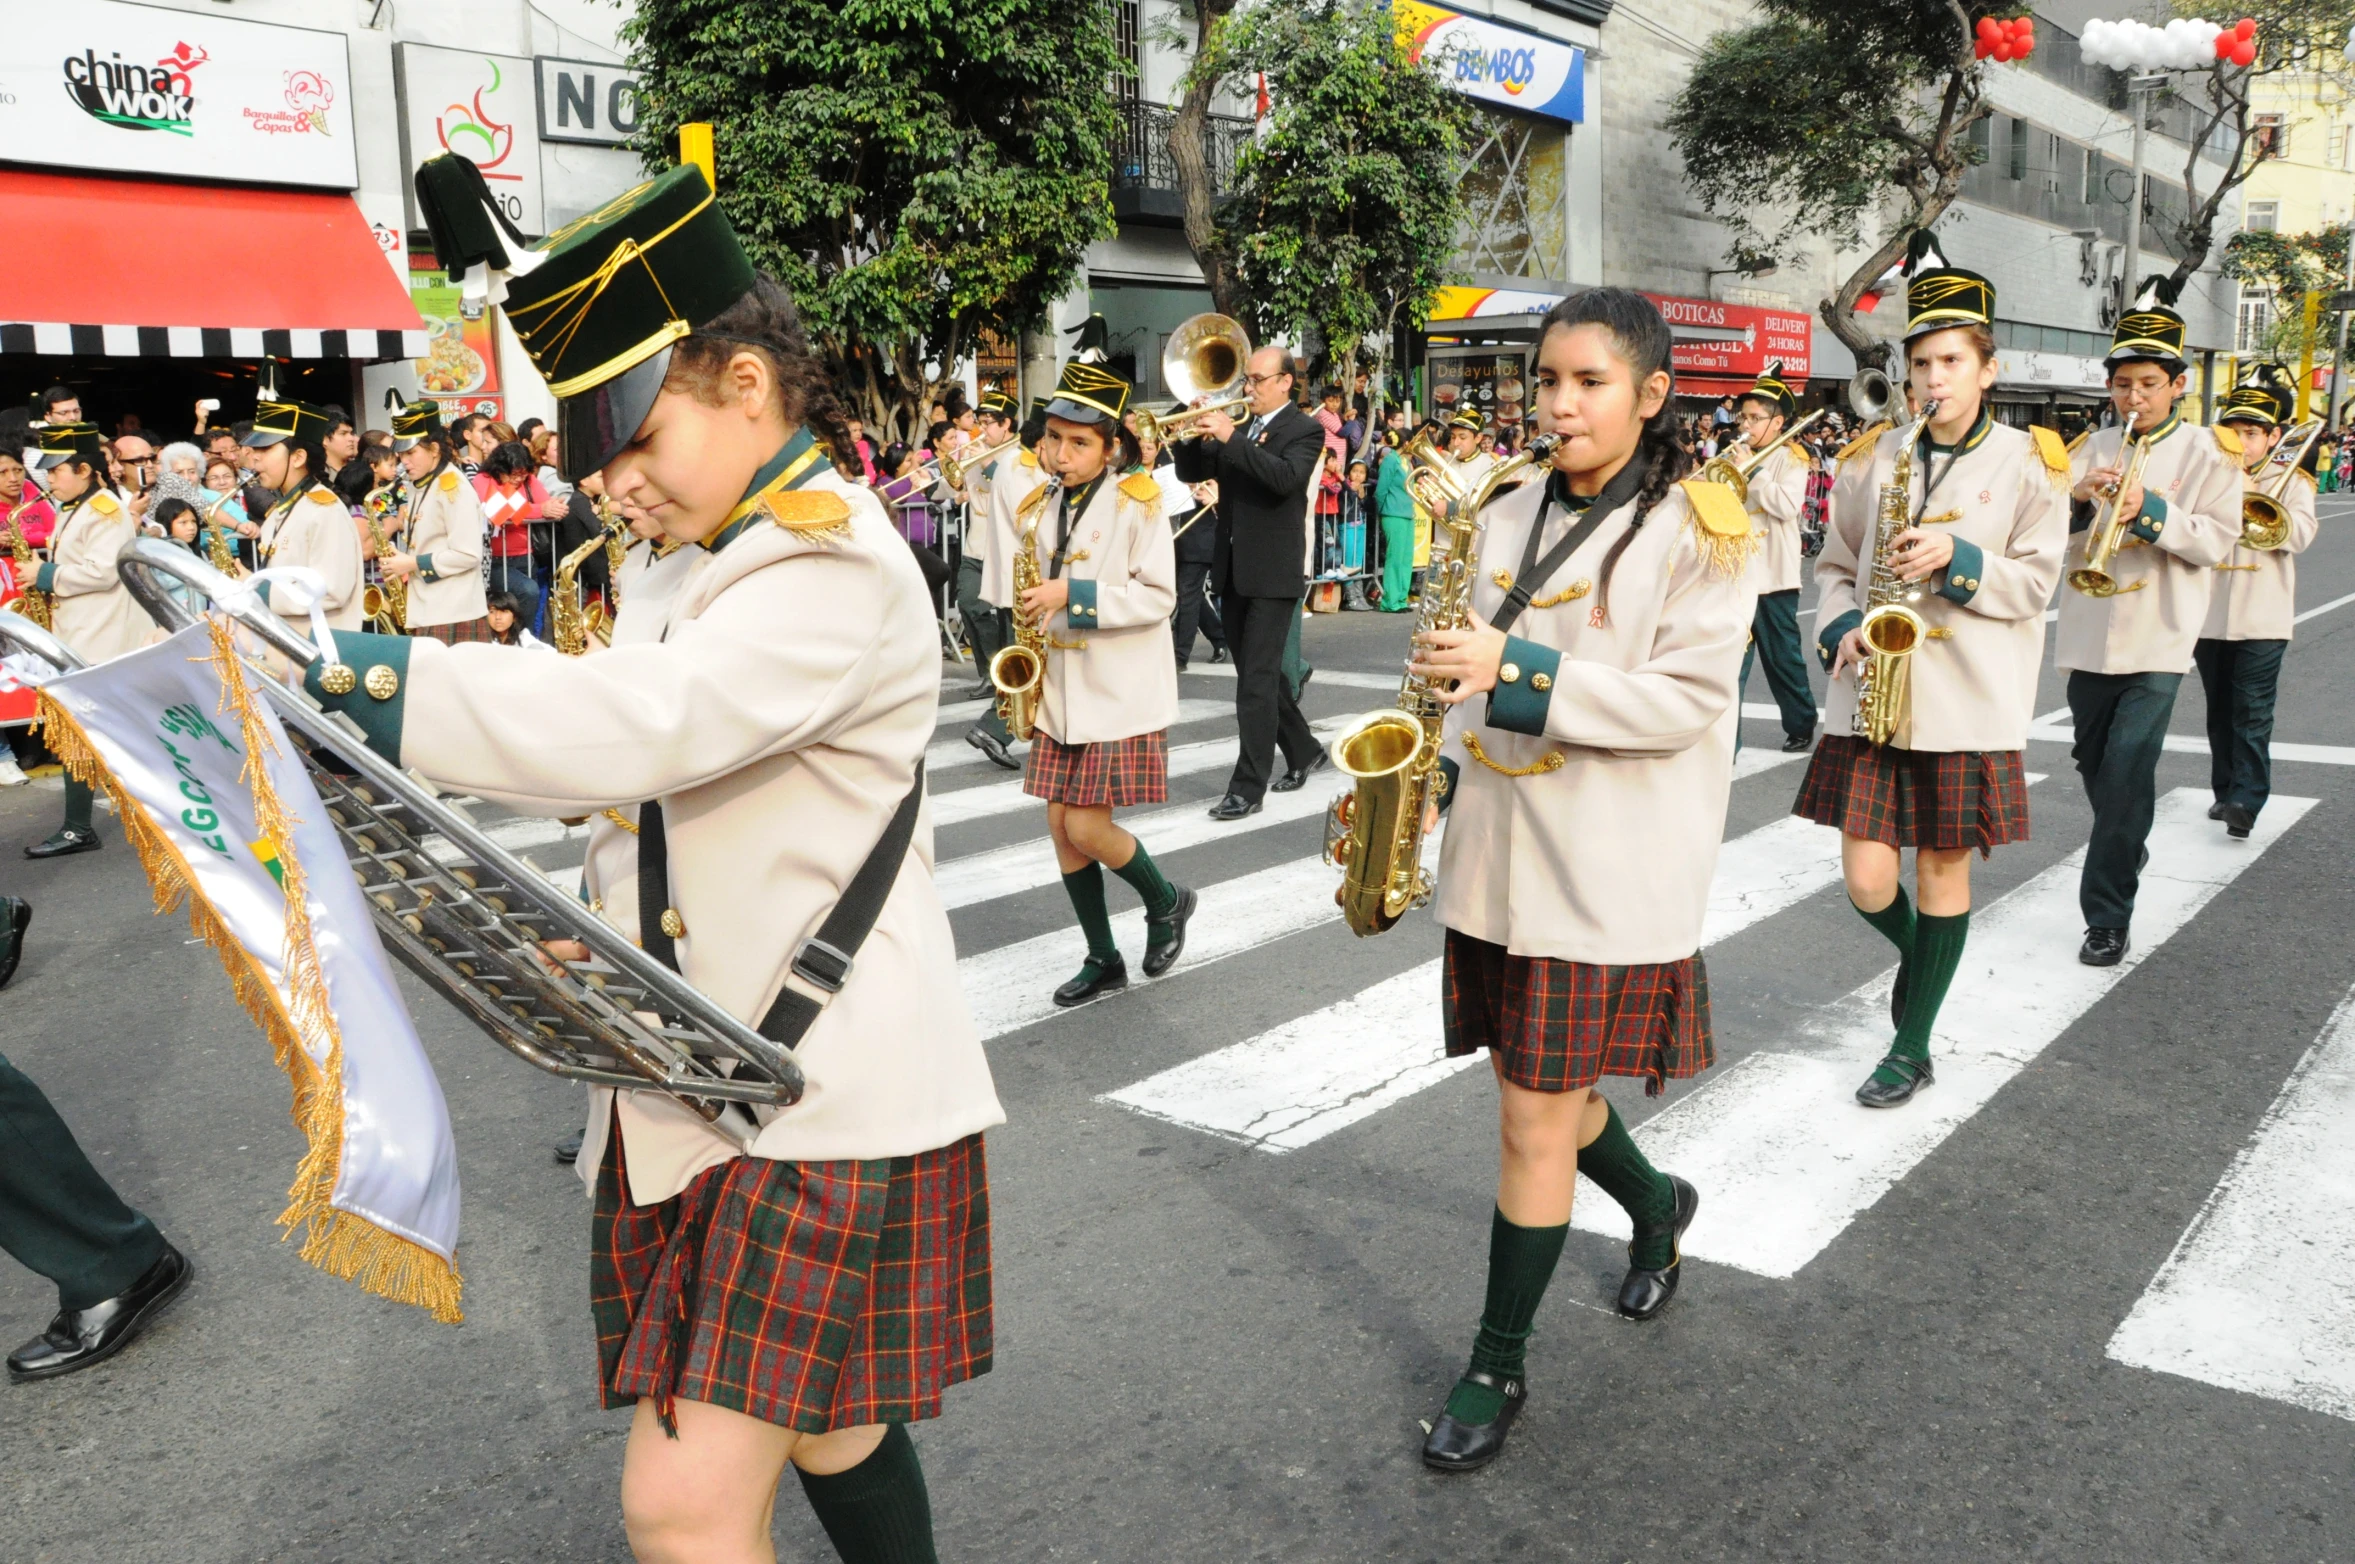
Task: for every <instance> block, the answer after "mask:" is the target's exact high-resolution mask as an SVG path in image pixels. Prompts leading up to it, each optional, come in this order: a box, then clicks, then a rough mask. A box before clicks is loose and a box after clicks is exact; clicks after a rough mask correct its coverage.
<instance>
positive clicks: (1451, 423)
mask: <svg viewBox="0 0 2355 1564" xmlns="http://www.w3.org/2000/svg"><path fill="white" fill-rule="evenodd" d="M1487 432H1488V421H1487V420H1486V419H1484V418H1482V417H1481V416H1480V410H1479V409H1478V408H1476V407H1467V408H1465V409H1464V410H1463V411H1462V412H1460V413H1458V414H1456V415H1455V417H1453V418H1451V419H1449V420H1448V421H1447V459H1448V460H1449V461H1450V462H1453V463H1454V464H1455V470H1456V481H1457V482H1459V483H1461V484H1462V485H1463V486H1464V487H1465V488H1466V489H1474V488H1477V487H1479V485H1480V480H1481V479H1483V478H1485V477H1487V476H1488V475H1489V473H1490V472H1491V471H1493V470H1494V469H1495V467H1496V453H1495V452H1494V451H1489V450H1483V449H1481V446H1480V437H1481V436H1482V435H1483V434H1486V433H1487Z"/></svg>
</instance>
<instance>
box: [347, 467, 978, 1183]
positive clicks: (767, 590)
mask: <svg viewBox="0 0 2355 1564" xmlns="http://www.w3.org/2000/svg"><path fill="white" fill-rule="evenodd" d="M812 491H827V492H831V493H834V494H838V495H840V497H841V499H842V501H843V502H844V506H845V508H846V509H847V512H848V515H847V519H845V520H844V521H843V522H841V523H840V524H839V525H837V526H832V527H828V528H826V529H824V530H808V529H797V528H795V527H788V526H785V525H782V524H778V523H773V522H770V521H768V520H766V519H761V520H756V521H755V522H754V523H753V524H751V525H750V526H748V527H747V528H745V530H744V531H743V532H742V533H741V534H739V535H738V536H736V537H735V538H734V539H733V540H732V541H730V542H729V543H728V544H727V545H726V546H725V547H724V548H723V549H722V550H721V551H720V552H719V553H717V554H712V553H710V552H708V551H706V550H704V549H702V548H701V547H688V548H683V549H680V550H678V551H677V552H676V553H675V554H673V555H672V556H670V557H669V558H667V559H665V560H663V561H660V562H658V563H656V564H655V565H653V566H650V567H648V569H647V570H646V572H645V573H644V574H643V575H642V576H640V577H639V578H638V579H637V580H636V581H635V582H633V583H632V590H630V591H628V592H627V593H626V594H625V596H624V598H623V601H622V610H621V617H620V620H619V622H618V624H617V625H616V627H615V642H614V645H613V646H612V647H610V648H609V649H607V650H605V651H602V652H598V653H595V654H593V655H590V656H586V657H559V656H554V655H551V654H549V653H546V652H523V651H518V650H516V649H514V648H511V647H501V646H494V645H479V644H469V645H461V646H445V645H443V644H442V643H440V642H438V641H435V640H433V639H431V638H429V637H407V638H399V639H396V638H392V637H363V638H359V639H358V640H357V641H355V643H354V647H353V650H352V651H351V653H350V654H349V660H350V661H351V662H352V663H353V664H354V665H355V666H359V665H361V664H362V661H363V659H364V658H366V657H368V656H371V655H376V654H377V653H379V652H380V651H383V650H384V649H387V648H398V649H400V651H401V654H402V655H405V657H406V658H407V669H408V672H407V677H406V679H405V681H404V684H403V688H402V691H401V693H400V695H399V697H398V699H399V700H400V702H401V703H402V707H403V709H402V710H401V711H400V712H399V713H397V714H396V715H397V719H398V729H397V746H398V754H399V760H400V763H401V764H403V765H405V766H409V767H412V768H414V769H415V770H417V771H419V772H421V773H422V774H423V775H425V776H426V777H428V778H430V779H431V780H433V781H434V782H436V783H437V784H440V785H441V786H443V787H445V788H448V789H452V790H456V791H461V792H467V793H472V794H475V795H477V796H479V797H484V798H491V799H496V800H498V801H500V802H502V803H506V804H508V805H510V806H512V807H515V808H517V809H522V810H526V811H529V812H531V813H534V814H542V815H557V816H563V815H580V814H587V815H592V816H596V817H598V818H597V824H596V826H595V827H594V829H593V834H592V837H591V852H590V859H589V864H588V866H587V867H586V868H585V870H584V873H583V876H582V890H583V891H584V892H585V893H586V894H587V896H588V897H589V898H590V901H591V904H592V905H594V906H598V907H599V910H600V911H601V912H602V914H603V916H605V917H606V918H607V919H609V920H611V921H614V922H615V923H616V926H617V927H623V928H625V929H626V931H627V932H628V933H630V934H631V935H632V936H633V937H634V936H635V935H636V934H637V932H638V931H637V927H636V924H635V920H627V921H625V919H624V918H623V917H622V914H625V913H628V912H642V911H644V910H645V909H640V908H634V907H632V906H631V905H630V902H631V899H632V898H631V897H630V895H629V890H628V887H629V886H630V885H631V884H632V883H633V881H634V878H635V876H636V873H637V850H636V847H637V838H635V837H634V836H631V835H630V834H629V833H628V832H627V831H624V830H622V829H621V828H620V827H619V826H616V825H614V824H613V823H612V822H611V821H610V819H607V818H605V817H604V816H603V815H602V813H601V812H602V811H603V810H606V809H619V810H625V811H628V810H631V809H632V806H634V805H636V804H637V803H638V802H639V801H640V800H643V799H659V800H660V801H661V802H662V806H663V813H664V821H665V835H666V837H667V841H668V852H669V870H670V873H669V890H670V897H671V905H672V907H673V908H675V909H676V911H677V912H678V914H679V917H680V920H681V921H682V922H683V923H684V925H685V929H686V932H685V934H684V935H683V936H681V937H680V938H679V940H678V955H679V962H680V966H681V968H682V970H683V971H684V973H685V975H686V977H687V979H688V981H690V982H692V983H694V984H695V985H696V986H697V987H698V988H701V989H702V990H703V991H704V992H705V993H707V994H709V995H711V997H712V998H713V999H714V1000H716V1001H718V1002H719V1003H720V1004H721V1005H723V1006H724V1007H726V1008H727V1009H728V1010H729V1011H730V1012H731V1013H732V1014H734V1015H736V1016H739V1017H741V1018H743V1019H744V1020H745V1021H747V1022H750V1023H753V1024H755V1025H757V1024H758V1023H759V1021H760V1020H761V1018H762V1017H763V1016H764V1015H766V1014H767V1012H768V1009H769V1006H770V1005H771V1003H773V1001H774V1000H775V997H776V995H777V992H778V990H779V989H780V988H781V987H782V986H783V985H784V984H785V982H786V981H787V975H786V969H787V963H788V962H789V960H790V959H791V955H792V952H793V950H794V948H795V946H796V945H797V944H798V943H799V941H800V940H801V939H802V938H803V937H805V936H807V935H809V934H811V933H813V932H814V931H815V930H816V929H817V927H818V925H819V924H820V923H821V922H822V921H823V919H824V918H825V916H826V914H827V913H828V912H829V911H830V910H832V908H833V907H834V906H835V904H836V903H837V902H838V901H839V900H840V899H841V896H842V893H843V890H844V888H845V887H847V886H848V884H849V883H850V880H851V877H852V876H853V875H854V874H855V873H856V872H857V870H858V867H859V865H860V864H861V863H862V862H863V861H864V860H865V858H866V856H867V853H868V851H869V849H870V848H872V847H873V845H874V843H875V842H876V841H877V840H878V839H879V838H880V837H881V836H882V834H883V831H884V827H885V825H886V824H887V823H888V821H889V820H890V817H891V814H892V812H893V810H895V809H896V808H897V807H898V805H899V802H900V800H901V799H902V798H903V797H904V796H905V794H906V792H907V790H908V787H909V785H910V783H911V780H912V779H913V777H914V775H915V770H916V766H917V764H918V763H919V762H920V761H921V760H922V759H923V756H924V750H925V746H926V744H927V743H928V742H929V741H930V739H931V737H932V732H933V728H934V726H935V724H936V720H937V717H938V714H939V704H940V664H939V656H938V645H939V637H938V631H937V626H936V624H935V622H934V619H933V610H932V607H931V603H930V599H929V595H928V594H927V592H926V590H925V586H924V578H923V574H922V573H921V572H920V571H919V570H918V569H917V568H916V560H915V556H914V555H913V554H912V553H911V552H910V551H909V549H908V546H907V543H906V541H905V540H904V539H902V538H901V537H900V535H899V534H898V532H897V531H896V530H894V528H893V527H892V525H891V522H890V519H889V518H888V517H887V516H886V515H885V513H884V510H883V507H882V504H881V502H880V501H878V500H877V499H876V498H875V497H874V496H873V495H872V494H870V493H868V492H867V491H866V490H864V489H862V488H859V487H858V486H856V485H854V484H851V483H849V482H847V481H845V480H844V479H843V478H842V477H841V476H840V475H839V474H838V473H836V472H834V471H832V470H826V471H822V472H820V473H819V474H818V475H817V476H816V477H814V478H812V479H811V480H810V481H809V482H807V483H806V484H804V485H803V486H802V488H801V489H800V490H799V491H796V492H798V493H799V494H802V495H808V494H810V493H812ZM365 706H366V701H365V697H364V695H361V694H358V693H355V694H353V695H351V696H349V697H347V698H345V700H344V702H343V703H342V709H346V710H351V711H354V713H355V715H360V716H363V717H368V716H371V715H373V716H375V717H376V720H377V721H378V722H380V723H382V722H384V721H385V720H386V719H385V718H384V717H383V716H382V715H381V714H371V713H369V712H367V711H366V710H365ZM375 742H378V744H379V747H380V748H382V747H384V741H383V740H381V739H379V740H376V741H375ZM635 823H636V822H635V818H634V813H633V816H632V824H635ZM792 981H793V982H794V983H795V984H796V985H797V987H798V985H799V983H800V980H799V979H793V980H792ZM811 997H813V998H819V997H822V996H819V995H816V994H815V993H812V995H811ZM796 1058H797V1060H798V1062H799V1063H800V1065H801V1068H802V1071H803V1073H804V1074H805V1075H806V1076H807V1078H808V1092H807V1094H806V1095H805V1096H804V1097H803V1099H802V1100H801V1101H800V1102H799V1103H798V1104H796V1105H795V1106H794V1107H792V1108H790V1109H786V1110H783V1111H781V1112H778V1113H776V1114H774V1115H773V1116H771V1115H767V1114H766V1113H765V1112H764V1118H766V1121H767V1122H766V1128H765V1129H764V1130H763V1132H762V1134H761V1136H760V1138H759V1139H758V1141H756V1142H755V1144H754V1147H753V1154H754V1155H756V1156H761V1157H768V1158H774V1159H779V1160H786V1161H822V1160H836V1159H872V1158H878V1157H894V1156H906V1155H912V1154H914V1153H916V1152H920V1151H926V1150H931V1149H934V1148H936V1147H940V1146H945V1145H948V1144H950V1143H952V1142H954V1141H956V1140H958V1139H961V1138H962V1137H964V1136H967V1135H971V1134H973V1133H975V1132H977V1131H980V1130H983V1129H986V1128H988V1127H990V1126H991V1125H994V1124H999V1123H1002V1122H1004V1118H1005V1115H1004V1113H1003V1111H1002V1110H1001V1109H1000V1108H999V1106H998V1099H997V1093H996V1090H995V1088H994V1087H993V1085H992V1084H991V1080H990V1071H989V1061H988V1059H987V1057H986V1056H985V1055H984V1054H983V1052H982V1048H981V1041H980V1038H979V1036H978V1035H977V1033H976V1031H975V1028H974V1025H973V1020H972V1016H971V1014H970V1012H969V1011H968V1010H967V1009H966V1006H965V999H964V995H963V993H962V992H961V991H960V989H959V988H958V986H957V960H956V948H955V945H954V943H953V941H952V940H951V938H950V933H949V922H948V915H947V913H946V911H945V910H944V909H943V907H942V905H941V900H940V896H939V893H938V892H937V891H936V890H935V888H934V886H933V882H932V824H931V816H930V811H929V807H927V809H926V810H925V812H924V814H923V815H922V816H920V817H919V819H918V822H917V829H916V834H915V839H914V843H913V845H912V846H911V847H910V849H909V852H908V856H907V859H906V861H905V862H904V863H902V864H901V866H900V872H899V878H898V880H897V881H896V882H895V884H894V885H893V888H892V891H891V894H890V896H889V898H888V899H887V900H886V902H885V904H884V909H883V913H882V916H881V918H880V919H879V920H878V921H877V923H876V925H875V928H874V932H873V933H871V934H870V935H869V936H868V937H867V940H866V943H865V944H864V945H863V946H861V948H860V949H859V951H858V953H857V959H856V964H855V966H854V967H853V969H852V971H851V974H850V978H849V981H848V982H847V983H846V984H845V985H844V987H843V989H842V991H841V992H840V993H839V994H837V995H835V996H834V998H833V1000H832V1001H831V1002H830V1003H828V1004H827V1005H826V1008H825V1010H824V1011H823V1012H822V1013H821V1014H820V1015H819V1017H818V1019H817V1021H816V1023H815V1024H814V1025H812V1026H811V1028H810V1029H809V1031H808V1032H807V1033H806V1034H805V1035H804V1036H803V1038H802V1041H801V1043H800V1045H799V1047H798V1049H797V1050H796ZM617 1117H618V1118H619V1120H620V1123H621V1126H622V1134H623V1137H624V1141H625V1144H626V1147H627V1157H628V1166H629V1171H630V1191H629V1193H630V1198H631V1199H632V1200H633V1201H635V1202H637V1203H639V1204H641V1205H643V1204H651V1203H653V1202H656V1201H660V1200H663V1199H667V1198H668V1197H670V1196H671V1195H673V1194H676V1193H677V1192H678V1191H679V1190H680V1189H683V1188H684V1187H685V1186H686V1185H687V1183H688V1182H689V1181H690V1180H692V1179H693V1178H694V1176H695V1175H696V1174H697V1173H698V1172H700V1171H702V1170H703V1169H705V1168H707V1167H712V1166H716V1165H717V1164H719V1163H721V1162H724V1161H726V1160H728V1159H729V1158H730V1157H731V1156H732V1155H734V1148H733V1147H732V1146H731V1145H730V1144H729V1143H727V1142H725V1141H722V1140H721V1139H719V1138H718V1137H717V1136H715V1135H713V1134H712V1133H711V1132H710V1131H709V1130H708V1129H706V1128H705V1127H704V1126H703V1125H702V1123H701V1121H700V1120H697V1119H696V1118H694V1117H693V1116H692V1115H691V1114H689V1113H687V1112H686V1110H684V1109H682V1108H679V1107H678V1106H676V1105H675V1104H674V1103H672V1102H671V1101H670V1100H669V1099H668V1098H665V1097H661V1096H659V1095H644V1094H635V1093H625V1094H623V1096H622V1098H621V1100H620V1102H619V1104H618V1105H617ZM590 1131H591V1134H590V1140H589V1144H588V1145H587V1146H586V1147H585V1149H584V1150H583V1152H582V1157H583V1159H584V1160H585V1161H587V1162H589V1163H591V1164H592V1165H594V1164H595V1163H596V1161H597V1158H598V1156H599V1155H600V1154H601V1149H602V1139H603V1120H601V1119H592V1121H591V1124H590Z"/></svg>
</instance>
